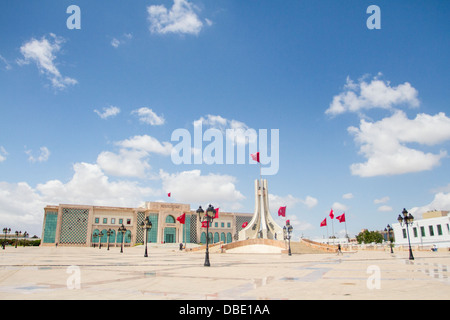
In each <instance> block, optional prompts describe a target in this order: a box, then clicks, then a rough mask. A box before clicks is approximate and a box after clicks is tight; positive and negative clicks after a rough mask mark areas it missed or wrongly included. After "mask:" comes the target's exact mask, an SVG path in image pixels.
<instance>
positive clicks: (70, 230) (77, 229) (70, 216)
mask: <svg viewBox="0 0 450 320" xmlns="http://www.w3.org/2000/svg"><path fill="white" fill-rule="evenodd" d="M88 221H89V209H75V208H63V210H62V217H61V235H60V239H59V241H60V243H62V244H86V237H87V228H88Z"/></svg>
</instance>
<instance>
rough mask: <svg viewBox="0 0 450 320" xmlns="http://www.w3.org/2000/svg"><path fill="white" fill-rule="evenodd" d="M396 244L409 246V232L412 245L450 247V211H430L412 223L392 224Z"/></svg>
mask: <svg viewBox="0 0 450 320" xmlns="http://www.w3.org/2000/svg"><path fill="white" fill-rule="evenodd" d="M392 228H393V230H394V237H395V245H396V246H398V245H400V246H407V245H408V233H409V238H410V242H411V245H412V246H421V247H423V246H424V247H431V246H434V245H435V246H436V247H438V248H450V213H449V211H428V212H425V213H424V214H423V215H422V219H417V220H416V219H415V220H414V221H413V223H412V225H410V226H408V230H406V226H405V225H403V226H401V225H400V224H399V223H394V224H393V225H392Z"/></svg>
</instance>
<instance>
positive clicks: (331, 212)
mask: <svg viewBox="0 0 450 320" xmlns="http://www.w3.org/2000/svg"><path fill="white" fill-rule="evenodd" d="M330 218H331V219H333V218H334V213H333V209H331V211H330Z"/></svg>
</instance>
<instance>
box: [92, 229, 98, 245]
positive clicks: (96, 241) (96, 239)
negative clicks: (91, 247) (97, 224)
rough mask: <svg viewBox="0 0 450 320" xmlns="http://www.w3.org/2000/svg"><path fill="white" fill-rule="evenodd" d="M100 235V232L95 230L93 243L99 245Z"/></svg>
mask: <svg viewBox="0 0 450 320" xmlns="http://www.w3.org/2000/svg"><path fill="white" fill-rule="evenodd" d="M99 233H100V231H98V229H95V230H94V232H92V243H98V240H99V239H98V238H99V236H98V234H99Z"/></svg>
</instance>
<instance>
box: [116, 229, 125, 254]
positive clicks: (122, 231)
mask: <svg viewBox="0 0 450 320" xmlns="http://www.w3.org/2000/svg"><path fill="white" fill-rule="evenodd" d="M117 232H120V233H122V243H121V245H120V253H123V238H124V237H125V232H127V229H126V228H125V227H124V225H123V223H122V225H121V226H120V227H119V229H118V230H117Z"/></svg>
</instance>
